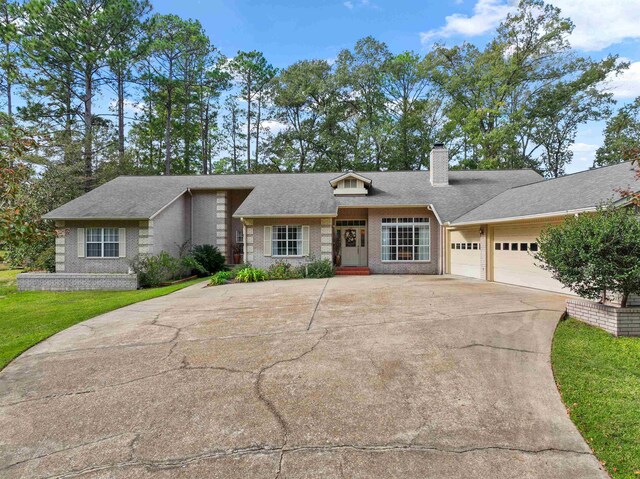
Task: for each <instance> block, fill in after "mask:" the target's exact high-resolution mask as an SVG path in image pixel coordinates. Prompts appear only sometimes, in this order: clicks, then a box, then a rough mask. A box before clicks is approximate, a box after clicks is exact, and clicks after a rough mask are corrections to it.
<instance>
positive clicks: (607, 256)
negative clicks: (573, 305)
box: [535, 208, 640, 306]
mask: <svg viewBox="0 0 640 479" xmlns="http://www.w3.org/2000/svg"><path fill="white" fill-rule="evenodd" d="M538 243H539V245H540V250H539V251H538V253H536V255H535V258H536V260H537V261H538V262H539V264H540V267H542V268H543V269H545V270H547V271H550V272H551V274H552V276H553V277H554V278H555V279H557V280H558V281H560V282H561V283H562V284H563V285H564V286H566V287H567V288H569V289H570V290H571V291H573V292H574V293H576V294H578V295H580V296H582V297H585V298H589V299H599V300H600V301H602V302H604V301H606V300H608V299H611V294H612V293H617V294H619V295H620V298H621V304H622V306H625V305H626V302H627V298H628V297H629V294H631V293H640V218H639V217H638V215H636V214H635V213H634V212H633V210H632V209H629V208H601V209H599V210H598V211H597V212H596V213H585V214H581V215H579V216H574V217H571V218H568V219H566V220H565V221H564V222H563V223H561V224H560V225H557V226H552V227H549V228H547V229H546V230H544V231H543V232H542V233H541V235H540V238H539V239H538Z"/></svg>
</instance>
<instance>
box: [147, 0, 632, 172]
mask: <svg viewBox="0 0 640 479" xmlns="http://www.w3.org/2000/svg"><path fill="white" fill-rule="evenodd" d="M152 3H153V6H154V11H156V12H159V13H175V14H178V15H180V16H182V17H188V18H195V19H198V20H200V22H201V23H202V25H203V26H204V28H205V30H206V31H207V33H208V35H209V37H210V38H211V41H212V42H213V44H214V45H216V46H217V47H218V48H219V49H220V50H221V51H222V53H224V54H225V55H228V56H233V55H234V54H235V53H236V52H237V51H238V50H260V51H262V52H264V54H265V56H266V58H267V59H268V60H269V61H270V62H271V63H273V64H274V65H275V66H277V67H280V68H282V67H286V66H287V65H289V64H291V63H293V62H295V61H297V60H301V59H305V58H324V59H329V60H330V59H333V58H335V57H336V55H337V54H338V52H339V51H340V50H341V49H343V48H350V47H352V46H353V44H354V43H355V42H356V40H358V39H359V38H362V37H364V36H367V35H371V36H373V37H375V38H376V39H378V40H381V41H384V42H385V43H386V44H387V45H388V46H389V48H390V49H391V50H392V51H393V52H396V53H397V52H401V51H404V50H414V51H417V52H422V53H426V52H427V51H429V47H430V45H431V44H432V43H433V42H435V41H444V42H445V43H447V44H450V45H453V44H456V43H459V42H462V41H463V40H467V41H471V42H474V43H477V44H479V45H482V44H484V43H486V41H487V40H488V39H489V38H490V36H491V34H492V32H493V30H494V29H495V26H496V25H497V24H498V23H499V22H500V20H501V19H502V18H504V16H505V15H506V14H507V13H508V12H509V11H510V10H512V9H513V2H511V1H506V0H444V1H436V0H428V1H424V0H423V1H418V0H395V1H387V0H335V1H334V0H328V1H318V2H314V1H304V0H302V1H294V0H288V1H276V0H271V1H265V0H261V1H223V0H181V1H175V0H152ZM552 3H554V4H555V5H556V6H558V7H560V8H561V9H562V11H563V13H564V14H566V15H567V16H569V17H570V18H571V19H572V20H573V21H574V23H575V25H576V29H575V31H574V35H573V36H572V38H571V41H572V45H574V46H575V48H576V50H577V51H578V52H579V53H580V54H582V55H589V56H591V57H593V58H602V57H603V56H605V55H607V54H609V53H617V54H619V55H620V56H621V57H623V58H624V59H626V60H628V61H631V62H632V65H631V69H630V70H629V71H627V72H626V73H625V74H624V75H623V77H621V78H617V79H612V81H611V83H610V85H609V87H610V88H611V91H612V92H613V93H614V94H615V96H616V99H617V100H618V104H619V105H622V104H624V103H626V102H629V101H631V100H632V99H633V98H635V97H636V96H639V95H640V28H638V22H639V21H640V0H610V1H609V2H604V1H602V0H554V1H553V2H552ZM603 126H604V125H603V124H602V123H592V124H588V125H585V126H583V127H582V128H581V129H580V131H579V133H578V136H577V138H576V144H575V147H574V153H575V154H574V162H573V164H572V165H571V166H570V167H569V168H568V172H572V171H579V170H584V169H587V168H588V167H589V166H591V163H592V161H593V154H594V151H595V148H597V146H599V144H600V143H601V138H602V136H601V135H602V129H603Z"/></svg>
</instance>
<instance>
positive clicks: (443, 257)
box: [440, 225, 446, 275]
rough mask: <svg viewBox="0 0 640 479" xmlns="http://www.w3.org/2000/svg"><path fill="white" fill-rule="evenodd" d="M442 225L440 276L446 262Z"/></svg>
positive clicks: (442, 226)
mask: <svg viewBox="0 0 640 479" xmlns="http://www.w3.org/2000/svg"><path fill="white" fill-rule="evenodd" d="M444 240H445V235H444V225H440V274H441V275H442V274H444V265H445V261H446V245H445V244H444Z"/></svg>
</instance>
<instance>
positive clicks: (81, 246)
mask: <svg viewBox="0 0 640 479" xmlns="http://www.w3.org/2000/svg"><path fill="white" fill-rule="evenodd" d="M78 258H84V228H78Z"/></svg>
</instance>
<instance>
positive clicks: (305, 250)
mask: <svg viewBox="0 0 640 479" xmlns="http://www.w3.org/2000/svg"><path fill="white" fill-rule="evenodd" d="M310 236H311V229H310V228H309V225H302V256H309V237H310Z"/></svg>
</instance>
